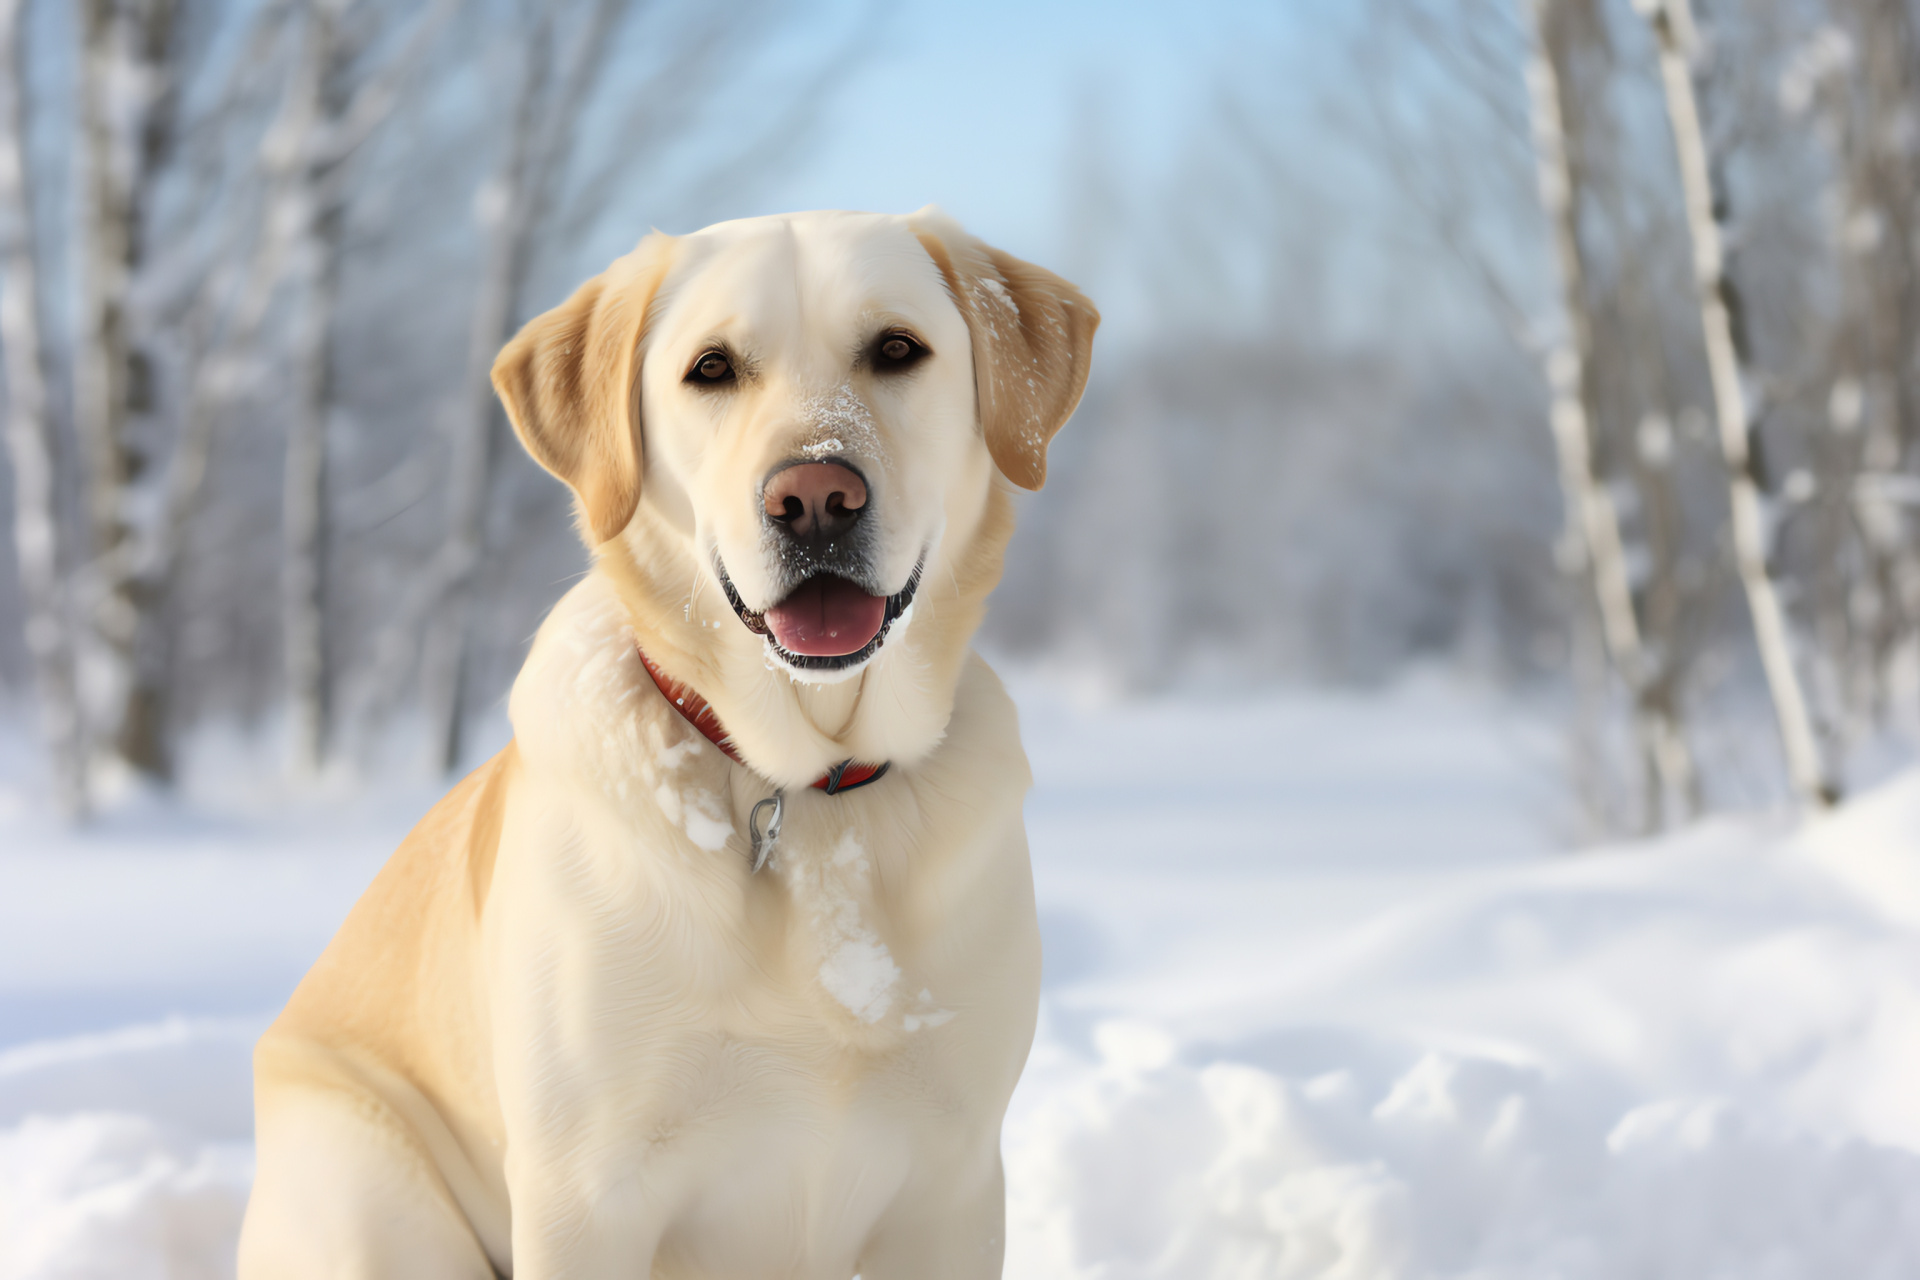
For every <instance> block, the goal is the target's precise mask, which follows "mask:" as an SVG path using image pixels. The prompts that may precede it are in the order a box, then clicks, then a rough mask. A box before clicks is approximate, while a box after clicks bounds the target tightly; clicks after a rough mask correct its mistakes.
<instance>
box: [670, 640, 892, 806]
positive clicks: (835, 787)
mask: <svg viewBox="0 0 1920 1280" xmlns="http://www.w3.org/2000/svg"><path fill="white" fill-rule="evenodd" d="M635 651H636V652H638V653H639V655H640V665H641V666H643V667H645V668H646V669H647V674H648V675H650V676H652V677H653V684H654V687H655V688H656V689H658V690H660V696H661V697H663V698H665V699H666V700H667V703H668V705H670V706H672V708H673V709H674V710H675V711H678V712H679V713H680V714H681V716H682V717H684V718H685V719H686V722H687V723H688V724H690V725H692V726H693V727H694V728H696V729H698V730H699V731H700V733H701V735H702V736H703V737H705V738H706V740H707V741H708V742H711V743H712V744H713V745H714V746H716V747H718V748H720V750H721V751H723V752H725V753H726V756H727V759H729V760H731V761H733V762H734V763H735V764H738V765H745V764H746V763H747V762H746V761H745V760H742V759H741V758H740V752H739V751H738V750H736V749H735V748H734V745H733V741H732V740H731V739H730V738H728V737H727V731H726V729H725V727H723V726H722V725H721V723H720V717H719V716H717V715H715V714H714V713H713V708H712V707H711V706H710V705H708V703H707V700H706V699H705V698H703V697H701V696H700V695H699V694H697V693H695V692H694V691H693V690H692V689H689V688H688V687H687V686H686V685H683V684H681V683H680V682H679V681H678V680H675V679H674V678H673V677H672V676H670V675H668V674H667V673H666V672H664V671H662V670H661V669H660V668H659V667H658V666H656V665H655V664H654V661H653V659H652V658H649V657H648V656H647V651H646V650H645V649H640V648H639V647H638V646H635ZM748 767H749V768H751V767H752V766H748ZM889 767H890V766H889V765H885V764H861V763H859V762H857V761H854V760H842V761H841V762H840V763H839V764H837V765H835V766H833V768H831V769H829V770H827V772H826V774H825V775H824V776H823V777H821V778H820V779H819V780H818V781H816V782H815V783H814V784H813V789H814V790H815V791H824V792H826V793H827V794H828V795H830V796H837V795H839V794H840V793H841V792H843V791H851V790H853V789H854V788H855V787H864V786H866V785H867V784H868V783H869V782H878V781H879V780H880V777H881V775H883V774H885V773H886V771H887V769H888V768H889Z"/></svg>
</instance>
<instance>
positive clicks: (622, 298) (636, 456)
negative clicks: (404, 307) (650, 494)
mask: <svg viewBox="0 0 1920 1280" xmlns="http://www.w3.org/2000/svg"><path fill="white" fill-rule="evenodd" d="M673 244H674V240H673V237H671V236H666V235H662V234H660V233H659V232H657V231H656V232H654V233H653V234H652V235H649V236H648V237H647V238H646V239H644V240H642V241H641V242H640V245H639V247H638V248H636V249H635V250H634V251H633V252H632V253H629V254H628V255H627V256H626V257H624V258H621V259H619V260H618V261H616V262H615V263H614V264H613V265H612V266H610V267H608V268H607V269H606V270H605V271H603V272H601V273H600V274H599V275H597V276H595V277H594V278H593V279H591V280H589V281H587V282H586V283H585V284H583V285H581V286H580V287H579V288H578V289H576V290H575V291H574V294H573V296H572V297H571V298H568V299H567V300H566V301H565V302H563V303H561V304H560V305H559V306H557V307H555V308H554V309H553V310H551V311H549V312H547V313H546V314H545V315H543V316H539V317H536V318H535V319H533V320H530V321H528V322H527V325H526V327H525V328H523V329H521V330H520V332H519V333H517V334H515V335H514V338H513V340H512V341H511V342H509V343H507V345H506V346H505V347H504V348H503V349H502V350H501V352H500V355H499V357H498V358H497V359H496V360H495V361H494V362H493V389H494V390H495V391H497V392H498V393H499V395H500V402H501V403H502V404H504V405H505V406H506V409H507V417H508V419H509V420H510V421H511V422H512V423H513V429H514V432H515V433H516V434H517V435H519V437H520V443H521V444H522V445H524V446H526V450H527V452H528V453H530V454H532V455H533V458H534V461H536V462H538V463H539V464H540V465H541V466H543V467H545V468H546V469H547V470H548V471H551V472H552V473H553V474H554V475H556V476H558V477H560V479H562V480H564V481H566V482H567V484H568V485H569V486H571V487H572V489H573V492H574V495H575V496H576V497H577V498H578V499H579V502H580V514H581V516H582V517H583V519H584V522H585V524H586V527H587V529H588V530H589V531H590V533H591V537H592V540H593V542H594V544H595V545H598V544H599V543H602V542H605V541H607V539H609V538H612V537H614V536H615V535H616V534H618V533H619V532H620V531H621V530H622V529H624V528H626V527H627V521H629V520H631V519H633V510H634V507H635V506H637V505H638V504H639V501H640V465H641V464H640V340H641V339H642V338H643V337H644V336H645V333H646V325H647V312H648V310H649V309H650V308H651V307H652V304H653V297H654V293H655V291H657V290H658V289H659V287H660V281H661V278H662V277H664V276H665V275H666V273H667V268H668V266H669V265H670V264H671V263H672V260H673V252H672V250H673Z"/></svg>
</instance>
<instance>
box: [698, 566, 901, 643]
mask: <svg viewBox="0 0 1920 1280" xmlns="http://www.w3.org/2000/svg"><path fill="white" fill-rule="evenodd" d="M925 563H926V562H925V560H924V559H923V560H922V561H921V563H920V564H916V565H915V566H914V567H913V572H912V573H911V574H910V575H908V577H907V585H906V586H904V587H902V588H900V590H899V591H897V592H895V593H894V594H893V595H890V596H876V595H873V594H872V593H870V592H869V591H867V590H866V589H865V588H864V587H862V586H860V584H858V583H856V582H853V581H851V580H850V579H847V578H843V577H841V576H840V575H839V574H837V573H818V574H815V575H813V576H812V577H810V578H808V579H807V580H806V581H805V582H802V583H801V584H800V585H799V586H797V587H795V588H794V589H793V590H792V591H790V592H789V593H787V596H786V598H785V599H783V600H781V601H780V602H779V603H778V604H775V605H772V606H771V607H769V608H767V609H766V610H764V611H761V610H754V609H749V608H747V606H746V602H745V601H743V600H742V599H741V598H740V593H739V592H738V591H735V590H734V588H733V580H732V579H730V578H728V577H727V571H726V568H725V566H723V565H721V564H720V563H719V561H718V559H717V558H716V560H715V563H714V568H715V570H716V572H717V574H718V576H719V579H720V587H721V589H722V590H723V591H725V592H726V593H727V603H728V604H730V605H732V606H733V611H734V612H735V613H736V614H738V615H739V617H740V621H741V622H742V623H744V624H745V625H746V628H747V630H749V631H751V632H753V633H754V634H756V635H762V636H765V637H766V638H767V643H768V644H769V645H771V646H772V647H773V650H774V653H775V654H776V655H777V656H778V657H779V658H780V660H781V661H782V662H784V663H786V664H787V665H788V666H790V667H794V668H796V669H798V670H801V671H840V670H844V669H845V668H847V667H852V666H857V665H858V664H860V663H862V662H865V661H866V660H867V659H868V658H871V657H872V656H873V655H874V654H876V653H878V652H879V651H880V646H881V645H883V644H885V643H886V640H887V630H888V629H889V628H890V627H892V625H893V623H894V620H895V619H897V618H898V617H900V615H901V614H903V613H905V612H906V611H907V609H908V607H909V606H910V605H912V604H913V595H914V592H915V591H917V590H918V589H919V587H920V570H921V569H922V568H923V567H924V565H925Z"/></svg>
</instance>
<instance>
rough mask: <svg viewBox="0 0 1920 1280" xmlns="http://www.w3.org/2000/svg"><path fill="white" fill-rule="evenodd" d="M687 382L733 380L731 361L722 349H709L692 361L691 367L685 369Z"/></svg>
mask: <svg viewBox="0 0 1920 1280" xmlns="http://www.w3.org/2000/svg"><path fill="white" fill-rule="evenodd" d="M687 381H688V382H699V383H705V384H708V385H712V384H713V383H716V382H731V381H733V361H731V360H729V359H728V358H727V353H726V352H724V351H709V352H707V354H705V355H703V356H701V357H700V358H699V359H698V360H695V361H694V362H693V368H691V369H689V370H687Z"/></svg>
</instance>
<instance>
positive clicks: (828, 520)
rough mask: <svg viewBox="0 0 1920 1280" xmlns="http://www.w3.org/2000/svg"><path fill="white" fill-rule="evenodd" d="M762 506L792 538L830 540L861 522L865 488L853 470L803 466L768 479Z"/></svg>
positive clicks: (819, 464)
mask: <svg viewBox="0 0 1920 1280" xmlns="http://www.w3.org/2000/svg"><path fill="white" fill-rule="evenodd" d="M765 503H766V509H767V518H768V519H769V520H772V521H773V522H774V523H775V524H777V525H781V526H783V527H784V528H785V529H786V530H787V532H788V533H791V534H792V535H793V536H794V537H796V538H812V537H816V536H823V537H831V536H832V535H834V534H837V533H840V532H841V531H842V530H845V529H849V528H852V527H853V523H854V521H856V520H858V519H859V518H860V515H861V512H862V511H863V510H864V509H865V508H866V505H867V486H866V482H865V481H863V480H862V479H861V478H860V476H859V474H858V473H856V472H855V471H854V470H853V468H852V467H843V466H841V465H840V464H839V463H837V462H803V463H800V464H799V465H797V466H792V467H787V468H786V469H784V470H782V471H777V472H775V473H774V474H773V476H772V477H771V478H769V479H768V481H767V487H766V497H765Z"/></svg>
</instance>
